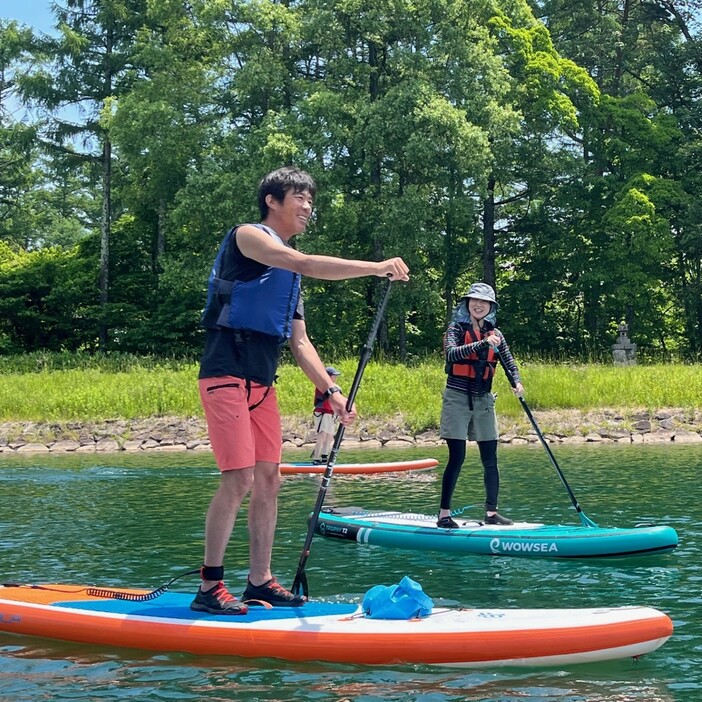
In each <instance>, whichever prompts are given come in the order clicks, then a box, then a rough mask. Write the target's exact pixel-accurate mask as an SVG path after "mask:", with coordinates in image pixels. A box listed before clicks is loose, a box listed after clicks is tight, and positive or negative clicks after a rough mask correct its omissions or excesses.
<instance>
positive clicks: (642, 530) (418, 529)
mask: <svg viewBox="0 0 702 702" xmlns="http://www.w3.org/2000/svg"><path fill="white" fill-rule="evenodd" d="M454 521H455V522H456V523H457V524H458V525H459V528H458V529H440V528H438V527H437V526H436V515H427V514H418V513H413V512H391V511H368V510H364V509H361V508H356V507H347V508H340V509H335V508H334V507H327V508H324V509H323V510H322V512H321V514H320V515H319V520H318V522H317V526H316V531H317V533H318V534H321V535H322V536H326V537H329V538H332V539H342V540H345V541H355V542H357V543H359V544H371V545H375V546H386V547H390V548H405V549H415V550H425V551H431V550H434V551H446V552H450V553H475V554H482V555H487V556H518V557H521V558H610V557H614V556H647V555H652V554H660V553H667V552H670V551H672V550H673V549H675V548H676V546H677V545H678V535H677V533H676V531H675V529H673V528H672V527H669V526H651V525H641V526H636V527H633V528H616V527H599V526H596V527H594V526H580V525H578V526H569V525H548V524H535V523H530V522H515V523H514V524H511V525H509V526H497V525H489V524H483V523H482V522H479V521H475V520H468V519H461V518H460V517H454Z"/></svg>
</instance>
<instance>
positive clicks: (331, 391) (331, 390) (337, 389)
mask: <svg viewBox="0 0 702 702" xmlns="http://www.w3.org/2000/svg"><path fill="white" fill-rule="evenodd" d="M335 392H341V388H340V387H339V386H338V385H332V386H331V387H330V388H328V389H327V390H325V392H324V399H325V400H328V399H329V398H330V397H331V396H332V395H333V394H334V393H335Z"/></svg>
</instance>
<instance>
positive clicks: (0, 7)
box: [0, 0, 54, 32]
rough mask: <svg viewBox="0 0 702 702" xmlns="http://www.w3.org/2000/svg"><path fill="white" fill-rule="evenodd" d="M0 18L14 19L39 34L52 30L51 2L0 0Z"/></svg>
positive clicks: (39, 0) (40, 0) (41, 0)
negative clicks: (37, 31)
mask: <svg viewBox="0 0 702 702" xmlns="http://www.w3.org/2000/svg"><path fill="white" fill-rule="evenodd" d="M0 17H2V18H3V19H15V20H17V21H18V22H19V23H20V24H27V25H29V26H30V27H33V28H34V29H37V30H39V31H41V32H50V31H51V30H52V29H53V21H54V16H53V13H52V12H51V0H0Z"/></svg>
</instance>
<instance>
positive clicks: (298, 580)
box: [290, 570, 309, 599]
mask: <svg viewBox="0 0 702 702" xmlns="http://www.w3.org/2000/svg"><path fill="white" fill-rule="evenodd" d="M290 592H292V594H293V595H298V596H299V595H302V596H303V597H304V598H305V599H308V598H309V588H308V587H307V575H305V571H304V570H298V572H297V575H295V580H293V584H292V587H291V588H290Z"/></svg>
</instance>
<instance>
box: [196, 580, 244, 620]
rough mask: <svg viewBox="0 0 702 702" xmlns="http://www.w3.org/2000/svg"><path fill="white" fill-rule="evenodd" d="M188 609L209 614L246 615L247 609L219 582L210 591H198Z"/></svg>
mask: <svg viewBox="0 0 702 702" xmlns="http://www.w3.org/2000/svg"><path fill="white" fill-rule="evenodd" d="M190 609H193V610H195V611H196V612H209V613H210V614H246V613H247V612H248V611H249V608H248V607H247V606H246V605H245V604H244V603H243V602H239V600H237V599H236V597H234V595H232V594H231V593H230V592H229V591H228V590H227V588H226V587H224V583H223V582H222V581H221V580H220V582H218V583H217V584H216V585H215V586H214V587H213V588H212V589H211V590H207V592H203V591H202V589H201V588H199V589H198V591H197V595H195V599H194V600H193V601H192V602H191V603H190Z"/></svg>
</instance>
